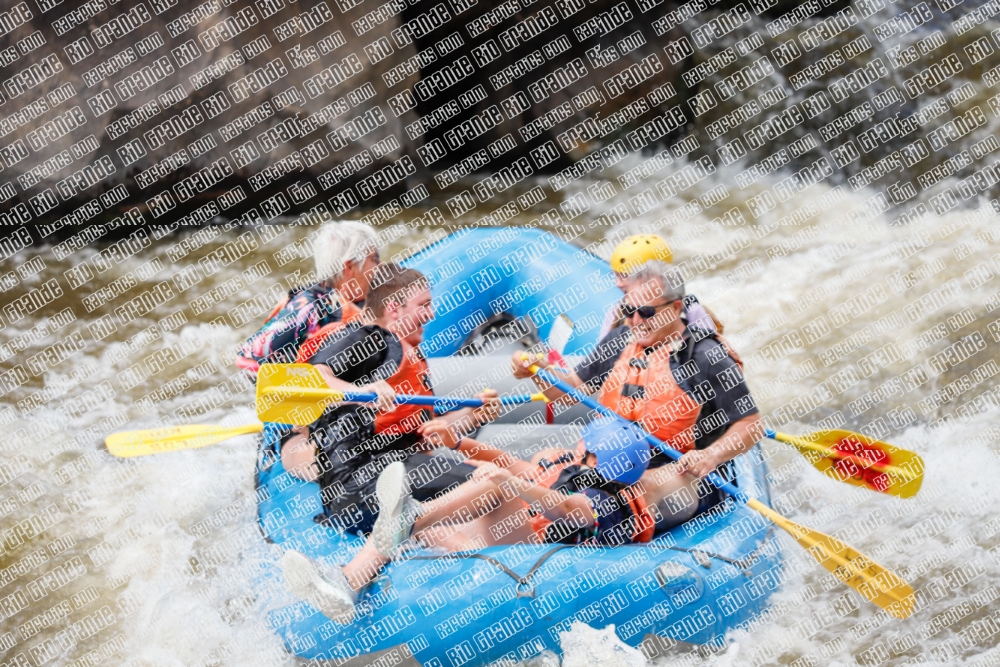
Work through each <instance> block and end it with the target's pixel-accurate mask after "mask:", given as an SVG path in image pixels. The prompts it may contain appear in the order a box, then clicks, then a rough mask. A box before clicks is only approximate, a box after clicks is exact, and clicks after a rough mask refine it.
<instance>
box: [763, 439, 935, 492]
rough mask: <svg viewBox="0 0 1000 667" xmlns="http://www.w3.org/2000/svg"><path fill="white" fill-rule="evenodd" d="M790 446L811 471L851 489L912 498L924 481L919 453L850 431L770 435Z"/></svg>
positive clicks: (922, 462)
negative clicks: (812, 469) (842, 483)
mask: <svg viewBox="0 0 1000 667" xmlns="http://www.w3.org/2000/svg"><path fill="white" fill-rule="evenodd" d="M770 435H772V436H773V437H774V439H775V440H778V441H779V442H784V443H786V444H789V445H792V446H793V447H795V448H796V449H798V450H799V451H800V452H802V454H803V455H804V456H805V457H806V458H807V459H809V462H810V463H811V464H812V465H813V467H814V468H816V469H817V470H819V471H820V472H822V473H823V474H825V475H827V476H828V477H832V478H833V479H836V480H839V481H841V482H846V483H847V484H851V485H853V486H863V487H864V488H866V489H870V490H872V491H877V492H879V493H886V494H889V495H891V496H896V497H899V498H912V497H913V496H915V495H917V492H918V491H920V485H921V484H922V483H923V481H924V460H923V459H922V458H921V457H920V455H919V454H916V453H914V452H911V451H907V450H905V449H901V448H899V447H896V446H894V445H890V444H889V443H887V442H881V441H880V440H873V439H872V438H869V437H867V436H864V435H861V434H860V433H852V432H851V431H820V432H818V433H811V434H809V435H800V436H794V435H787V434H785V433H774V434H770Z"/></svg>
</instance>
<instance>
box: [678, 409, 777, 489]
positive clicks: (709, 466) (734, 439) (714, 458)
mask: <svg viewBox="0 0 1000 667" xmlns="http://www.w3.org/2000/svg"><path fill="white" fill-rule="evenodd" d="M763 435H764V426H763V424H761V421H760V415H759V414H754V415H747V416H746V417H743V418H742V419H740V420H738V421H735V422H733V424H732V426H730V427H729V428H728V429H727V430H726V432H725V433H724V434H723V436H722V437H721V438H719V439H718V440H716V441H715V442H713V443H712V444H711V445H710V446H708V447H706V448H705V449H702V450H693V451H690V452H688V453H687V454H685V455H684V456H682V457H681V458H680V461H678V466H679V469H678V472H690V473H691V474H693V475H697V476H698V477H705V476H707V475H708V474H709V473H710V472H712V471H714V470H715V469H716V468H717V467H719V466H720V465H722V464H723V463H725V462H726V461H731V460H732V459H734V458H736V457H737V456H739V455H740V454H743V453H744V452H747V451H749V450H750V449H751V448H752V447H753V446H754V445H755V444H757V441H759V440H760V439H761V438H762V437H763Z"/></svg>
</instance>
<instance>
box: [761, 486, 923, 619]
mask: <svg viewBox="0 0 1000 667" xmlns="http://www.w3.org/2000/svg"><path fill="white" fill-rule="evenodd" d="M747 505H748V506H749V507H751V508H753V509H755V510H757V511H758V512H760V513H761V514H763V515H764V516H766V517H767V518H768V519H770V520H771V521H772V522H773V523H774V525H776V526H778V527H780V528H783V529H784V530H785V531H787V532H788V534H790V535H791V536H792V537H794V538H795V540H796V541H797V542H798V543H799V544H801V545H802V547H803V548H804V549H805V550H806V551H808V552H809V554H810V555H811V556H812V557H813V558H815V559H816V560H817V562H819V564H820V565H822V566H823V567H824V568H826V569H827V570H829V571H830V572H832V573H833V575H834V576H835V577H837V578H838V579H840V580H841V581H843V582H844V583H845V584H847V585H848V586H850V587H851V588H853V589H854V590H856V591H857V592H858V593H860V594H861V595H862V596H863V597H864V598H865V599H866V600H869V601H871V602H873V603H875V604H876V605H878V606H879V607H881V608H882V609H885V610H886V611H887V612H889V615H890V616H894V617H895V618H907V617H909V616H910V614H912V613H913V610H914V606H915V604H916V598H915V597H914V595H913V589H912V588H911V587H910V585H909V584H907V583H906V582H905V581H903V580H902V579H901V578H900V577H899V575H897V574H896V573H895V572H893V571H892V570H888V569H886V568H884V567H882V566H881V565H879V564H878V563H876V562H875V561H873V560H872V559H871V558H869V557H868V556H866V555H864V554H863V553H861V552H859V551H857V550H856V549H854V548H853V547H851V546H849V545H847V544H844V543H843V542H841V541H840V540H838V539H836V538H835V537H831V536H829V535H824V534H823V533H821V532H819V531H818V530H813V529H812V528H807V527H805V526H802V525H800V524H797V523H795V522H794V521H791V520H790V519H786V518H785V517H783V516H781V515H780V514H778V513H777V512H775V511H774V510H772V509H771V508H770V507H768V506H767V505H765V504H763V503H762V502H760V501H759V500H754V499H751V500H750V501H749V502H748V503H747Z"/></svg>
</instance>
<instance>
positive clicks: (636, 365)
mask: <svg viewBox="0 0 1000 667" xmlns="http://www.w3.org/2000/svg"><path fill="white" fill-rule="evenodd" d="M684 297H685V289H684V278H683V277H682V276H681V273H680V271H678V270H677V269H676V268H675V267H673V266H671V265H670V264H667V263H666V262H664V261H662V260H649V261H646V262H645V263H644V264H643V265H642V266H641V267H639V268H638V269H636V270H635V271H632V272H631V273H629V276H628V279H627V282H626V285H625V298H624V299H623V300H622V302H621V304H620V307H621V313H622V315H623V316H624V317H625V323H626V325H627V326H628V329H629V332H628V336H627V337H625V338H623V339H622V340H623V344H622V345H607V344H605V342H604V341H602V343H601V345H599V346H598V349H596V350H595V353H596V354H594V356H593V364H592V365H591V367H590V368H589V370H588V373H586V374H585V376H584V375H583V374H581V373H580V372H579V369H577V371H567V370H563V369H558V368H554V367H552V366H551V364H550V363H549V362H548V361H547V360H546V359H544V358H538V359H536V358H534V357H528V356H527V355H525V354H524V353H515V354H514V356H513V358H512V360H511V366H512V368H513V371H514V377H516V378H528V377H530V378H532V379H533V380H534V381H535V383H536V384H538V385H539V386H540V387H541V388H542V389H543V391H544V392H545V395H546V396H547V397H548V398H549V399H550V400H556V399H561V400H569V399H570V397H569V396H564V394H563V392H561V391H560V390H559V389H558V388H556V387H553V386H548V385H547V384H546V383H545V382H544V381H543V380H542V379H541V378H539V377H538V376H537V375H535V374H533V373H532V372H531V371H530V370H529V368H530V366H531V365H532V364H537V365H538V366H540V367H542V368H546V369H548V370H549V372H550V373H554V374H555V375H557V376H560V378H561V379H562V380H563V381H564V382H565V383H566V384H568V385H570V386H572V387H574V388H575V389H578V390H579V391H582V392H583V393H586V394H597V396H598V401H599V402H600V403H601V404H602V405H604V406H605V407H606V408H608V409H610V410H614V411H615V412H617V413H618V414H619V415H621V416H622V417H625V418H626V419H629V420H631V421H634V422H637V423H639V424H641V425H642V427H643V428H644V429H646V431H648V432H649V433H652V434H653V435H655V436H656V437H657V438H659V439H660V440H662V441H664V442H665V443H667V445H669V446H670V447H672V448H673V449H675V450H677V451H678V452H680V453H681V454H683V456H682V457H681V459H680V460H679V461H678V462H677V463H676V464H670V459H669V458H668V457H667V456H666V455H665V454H662V453H660V452H658V451H656V452H653V453H652V454H653V456H652V457H651V459H650V462H649V468H648V469H647V471H646V473H645V474H644V475H643V477H642V480H641V484H642V485H643V486H644V488H645V489H646V497H647V498H648V499H649V502H650V504H656V505H657V509H658V510H659V514H660V517H661V519H660V521H658V522H657V530H665V529H668V528H670V527H672V526H675V525H677V524H679V523H682V522H684V521H687V520H688V519H690V518H691V517H693V516H694V515H695V514H697V513H700V512H704V511H706V510H707V509H709V508H710V507H712V506H714V505H715V504H717V503H719V502H721V500H722V497H723V496H722V492H721V491H719V490H718V489H716V488H714V487H713V486H712V485H711V484H709V483H708V482H707V481H705V480H704V478H705V477H707V476H708V474H709V473H711V472H713V471H716V472H719V474H720V475H721V476H722V477H723V478H724V479H727V480H733V479H734V475H733V472H732V466H731V464H729V462H730V461H731V460H732V459H733V458H735V457H736V456H737V455H738V454H742V453H743V452H745V451H748V450H749V449H750V448H751V447H753V445H754V444H755V443H756V442H757V441H758V440H759V439H760V438H761V437H762V435H763V429H762V427H761V423H760V414H759V410H758V409H757V405H756V404H755V403H754V400H753V397H752V396H751V395H750V390H749V389H748V388H747V385H746V382H745V381H744V379H743V373H742V371H741V369H740V365H739V364H738V363H737V361H736V360H735V359H734V358H733V356H732V354H731V353H730V352H729V351H728V350H727V349H726V347H725V346H724V345H723V344H722V343H721V342H720V341H719V339H718V334H717V333H715V332H712V331H708V330H706V329H704V328H701V327H700V326H699V325H698V324H696V323H693V322H690V321H688V320H686V319H685V318H683V317H682V313H683V311H684V307H685V298H684ZM668 464H670V465H668Z"/></svg>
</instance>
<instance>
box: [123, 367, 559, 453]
mask: <svg viewBox="0 0 1000 667" xmlns="http://www.w3.org/2000/svg"><path fill="white" fill-rule="evenodd" d="M257 377H258V380H257V416H258V417H259V418H260V419H261V420H262V421H267V422H276V423H280V424H293V425H297V426H304V425H306V424H311V423H313V422H314V421H316V420H317V419H319V417H320V415H322V414H323V410H324V409H325V408H326V407H327V406H328V405H329V404H330V403H332V402H335V401H348V402H356V403H367V402H372V401H374V400H375V395H374V394H360V393H359V394H351V393H349V394H342V393H339V392H336V391H333V390H332V389H330V388H329V387H328V386H327V384H326V382H325V381H324V380H323V376H322V375H320V374H319V372H318V371H317V370H316V369H315V368H314V367H313V366H311V365H309V364H264V365H263V366H261V371H260V373H259V374H258V376H257ZM262 387H263V392H262ZM262 396H263V397H264V398H263V399H262V398H261V397H262ZM547 400H548V399H546V398H545V396H544V395H543V394H531V395H523V396H502V397H501V398H500V402H501V404H503V405H519V404H522V403H528V402H531V401H547ZM396 402H397V403H403V404H416V405H433V406H436V407H438V408H439V409H444V410H450V409H453V408H456V407H473V408H478V407H480V406H482V404H483V401H481V400H480V399H478V398H457V397H450V396H410V395H405V394H397V395H396ZM263 428H264V425H263V424H243V425H240V426H229V427H226V426H212V425H204V424H191V425H187V426H165V427H162V428H154V429H147V430H143V431H122V432H121V433H112V434H111V435H109V436H108V437H107V438H106V439H105V441H104V443H105V444H106V445H107V447H108V451H109V452H110V453H111V454H112V455H113V456H117V457H119V458H130V457H134V456H149V455H152V454H161V453H163V452H176V451H182V450H185V449H197V448H199V447H207V446H208V445H214V444H216V443H218V442H222V441H224V440H228V439H230V438H235V437H237V436H241V435H247V434H251V433H259V432H260V431H261V430H262V429H263Z"/></svg>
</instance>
